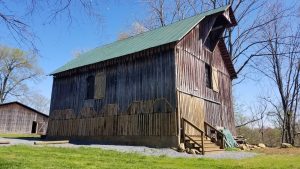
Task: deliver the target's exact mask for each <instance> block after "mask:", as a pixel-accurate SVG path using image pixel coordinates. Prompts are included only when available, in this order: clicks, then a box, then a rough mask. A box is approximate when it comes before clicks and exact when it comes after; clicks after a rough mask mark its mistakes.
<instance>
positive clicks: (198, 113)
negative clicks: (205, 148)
mask: <svg viewBox="0 0 300 169" xmlns="http://www.w3.org/2000/svg"><path fill="white" fill-rule="evenodd" d="M177 97H178V111H179V114H180V116H181V118H185V119H187V120H188V121H190V122H191V123H193V124H194V125H196V126H197V127H198V128H200V129H201V130H203V131H204V117H205V110H204V100H203V99H200V98H197V97H193V96H191V95H188V94H184V93H181V92H177ZM186 134H190V135H199V132H198V131H196V130H195V129H194V128H190V127H189V126H186Z"/></svg>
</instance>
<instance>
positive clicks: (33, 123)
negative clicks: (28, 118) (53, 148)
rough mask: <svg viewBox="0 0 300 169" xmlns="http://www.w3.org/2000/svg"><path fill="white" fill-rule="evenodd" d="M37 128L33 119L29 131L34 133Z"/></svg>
mask: <svg viewBox="0 0 300 169" xmlns="http://www.w3.org/2000/svg"><path fill="white" fill-rule="evenodd" d="M36 129H37V122H36V121H33V122H32V128H31V133H36V131H37V130H36Z"/></svg>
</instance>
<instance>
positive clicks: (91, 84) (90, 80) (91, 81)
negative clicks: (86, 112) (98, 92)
mask: <svg viewBox="0 0 300 169" xmlns="http://www.w3.org/2000/svg"><path fill="white" fill-rule="evenodd" d="M86 85H87V93H86V99H94V90H95V76H89V77H87V79H86Z"/></svg>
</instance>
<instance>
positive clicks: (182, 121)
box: [181, 118, 185, 144]
mask: <svg viewBox="0 0 300 169" xmlns="http://www.w3.org/2000/svg"><path fill="white" fill-rule="evenodd" d="M181 125H182V126H181V127H182V139H183V143H184V144H185V127H184V126H185V125H184V119H183V118H182V119H181Z"/></svg>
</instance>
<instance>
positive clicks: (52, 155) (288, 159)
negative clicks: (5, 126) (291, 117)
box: [0, 145, 300, 169]
mask: <svg viewBox="0 0 300 169" xmlns="http://www.w3.org/2000/svg"><path fill="white" fill-rule="evenodd" d="M298 152H299V151H298ZM0 168H5V169H8V168H22V169H26V168H30V169H35V168H43V169H45V168H80V169H84V168H138V169H140V168H188V169H190V168H209V169H213V168H219V169H221V168H284V169H297V168H299V169H300V152H299V153H294V154H292V155H290V154H283V155H280V154H276V153H275V154H267V155H259V156H257V157H254V158H249V159H243V160H212V159H195V158H169V157H165V156H160V157H149V156H142V155H138V154H128V153H120V152H116V151H108V150H101V149H96V148H56V147H33V146H21V145H18V146H8V147H0Z"/></svg>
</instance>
